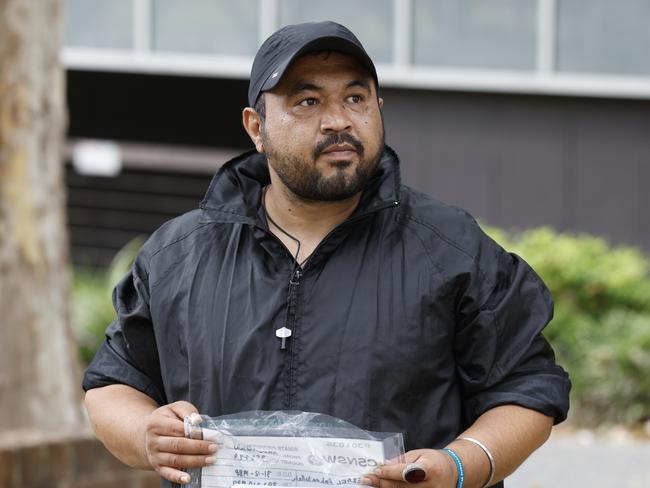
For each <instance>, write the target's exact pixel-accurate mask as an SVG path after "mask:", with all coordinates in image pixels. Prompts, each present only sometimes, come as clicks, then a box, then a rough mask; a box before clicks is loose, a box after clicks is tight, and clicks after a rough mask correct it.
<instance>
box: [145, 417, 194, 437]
mask: <svg viewBox="0 0 650 488" xmlns="http://www.w3.org/2000/svg"><path fill="white" fill-rule="evenodd" d="M147 430H148V431H149V432H152V433H155V434H158V435H163V436H175V437H185V425H184V424H183V421H182V420H179V419H177V418H170V417H165V416H163V415H155V416H152V417H151V418H150V419H149V424H148V425H147Z"/></svg>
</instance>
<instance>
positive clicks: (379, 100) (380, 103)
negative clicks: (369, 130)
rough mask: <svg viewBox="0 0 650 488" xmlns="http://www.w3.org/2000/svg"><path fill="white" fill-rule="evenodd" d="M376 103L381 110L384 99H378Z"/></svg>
mask: <svg viewBox="0 0 650 488" xmlns="http://www.w3.org/2000/svg"><path fill="white" fill-rule="evenodd" d="M377 102H378V103H379V108H382V107H383V106H384V99H383V98H378V99H377Z"/></svg>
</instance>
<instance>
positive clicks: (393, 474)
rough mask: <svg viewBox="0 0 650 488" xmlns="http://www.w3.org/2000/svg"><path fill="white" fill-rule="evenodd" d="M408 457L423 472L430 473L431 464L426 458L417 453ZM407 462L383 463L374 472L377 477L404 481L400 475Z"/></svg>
mask: <svg viewBox="0 0 650 488" xmlns="http://www.w3.org/2000/svg"><path fill="white" fill-rule="evenodd" d="M407 454H408V453H407ZM410 457H411V459H410V462H411V463H417V464H418V465H420V467H421V468H422V469H423V470H424V471H425V473H427V474H430V472H431V469H432V467H433V465H432V463H431V461H430V460H429V459H428V458H426V457H424V456H419V455H418V456H416V457H415V458H413V457H412V456H410ZM408 464H410V463H398V464H384V465H383V466H381V467H379V468H377V469H376V470H375V474H376V475H377V477H379V478H381V479H384V480H393V481H404V478H403V477H402V476H403V473H404V469H405V468H406V466H407V465H408Z"/></svg>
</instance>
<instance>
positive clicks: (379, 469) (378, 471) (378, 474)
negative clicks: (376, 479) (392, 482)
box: [373, 468, 381, 476]
mask: <svg viewBox="0 0 650 488" xmlns="http://www.w3.org/2000/svg"><path fill="white" fill-rule="evenodd" d="M373 473H375V474H376V475H377V476H381V468H377V469H375V470H374V471H373Z"/></svg>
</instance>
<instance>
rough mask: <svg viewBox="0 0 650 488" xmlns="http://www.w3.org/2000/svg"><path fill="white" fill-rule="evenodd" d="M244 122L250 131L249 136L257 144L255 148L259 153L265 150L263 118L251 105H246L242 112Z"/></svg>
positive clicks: (245, 127)
mask: <svg viewBox="0 0 650 488" xmlns="http://www.w3.org/2000/svg"><path fill="white" fill-rule="evenodd" d="M242 124H243V125H244V129H245V130H246V132H247V133H248V137H250V138H251V141H253V144H255V149H257V152H258V153H263V152H264V144H263V143H262V134H261V132H262V120H261V119H260V116H259V114H258V113H257V112H256V111H255V110H254V109H252V108H251V107H246V108H245V109H244V110H243V112H242Z"/></svg>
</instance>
